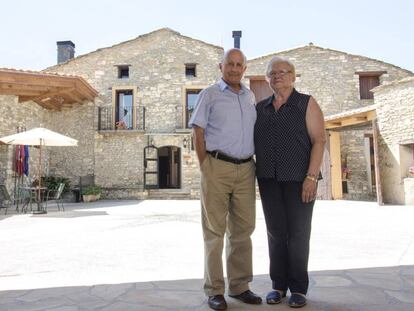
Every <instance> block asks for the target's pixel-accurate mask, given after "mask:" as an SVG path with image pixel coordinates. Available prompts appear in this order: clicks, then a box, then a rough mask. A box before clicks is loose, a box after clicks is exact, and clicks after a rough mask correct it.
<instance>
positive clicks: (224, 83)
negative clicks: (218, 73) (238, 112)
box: [219, 79, 247, 94]
mask: <svg viewBox="0 0 414 311" xmlns="http://www.w3.org/2000/svg"><path fill="white" fill-rule="evenodd" d="M219 87H220V90H221V91H222V92H224V90H225V89H230V86H229V85H228V84H227V83H226V81H224V80H223V79H220V81H219ZM240 87H241V89H240V94H243V93H244V92H246V90H247V88H246V87H245V86H244V84H243V83H241V82H240Z"/></svg>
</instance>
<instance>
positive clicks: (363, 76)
mask: <svg viewBox="0 0 414 311" xmlns="http://www.w3.org/2000/svg"><path fill="white" fill-rule="evenodd" d="M384 73H386V72H385V71H372V72H370V71H367V72H356V74H357V75H359V98H360V99H373V98H374V94H373V93H372V92H371V90H372V89H373V88H374V87H376V86H378V85H380V76H381V75H382V74H384Z"/></svg>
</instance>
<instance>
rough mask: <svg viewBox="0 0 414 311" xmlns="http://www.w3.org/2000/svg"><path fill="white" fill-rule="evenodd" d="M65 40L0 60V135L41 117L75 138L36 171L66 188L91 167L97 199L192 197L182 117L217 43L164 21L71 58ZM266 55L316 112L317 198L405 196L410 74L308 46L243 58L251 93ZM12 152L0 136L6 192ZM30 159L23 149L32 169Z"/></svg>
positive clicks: (193, 178) (0, 174)
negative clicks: (43, 59) (65, 181)
mask: <svg viewBox="0 0 414 311" xmlns="http://www.w3.org/2000/svg"><path fill="white" fill-rule="evenodd" d="M237 39H238V40H239V39H240V38H237ZM74 49H75V45H74V44H73V43H72V42H71V41H60V42H58V64H57V65H55V66H52V67H49V68H47V69H45V70H43V71H42V72H28V71H20V70H15V69H0V119H1V122H0V136H5V135H9V134H13V133H15V132H16V130H17V128H26V129H30V128H33V127H38V126H42V127H46V128H49V129H52V130H55V131H57V132H60V133H62V134H64V135H67V136H70V137H73V138H75V139H77V140H78V141H79V143H78V147H56V148H54V147H47V148H46V152H45V153H46V155H45V157H44V168H43V169H44V171H45V174H46V175H59V176H64V177H68V178H69V179H70V180H71V182H72V185H76V184H77V183H78V182H79V177H80V176H86V175H93V176H94V180H95V183H96V184H97V185H100V186H101V187H103V189H104V195H105V197H106V198H140V199H145V198H197V197H198V195H199V173H198V163H197V158H196V154H195V151H194V148H193V143H192V137H191V129H189V128H188V125H187V124H188V120H189V117H190V116H191V113H192V110H193V107H194V104H195V101H196V98H197V94H198V93H199V92H200V91H201V90H202V89H203V88H205V87H206V86H208V85H210V84H212V83H214V82H216V81H217V80H218V79H219V78H220V76H221V75H220V71H219V68H218V64H219V62H220V61H221V58H222V56H223V52H224V50H223V48H222V47H219V46H215V45H212V44H208V43H205V42H202V41H200V40H196V39H193V38H190V37H186V36H183V35H181V34H180V33H178V32H175V31H173V30H171V29H168V28H163V29H160V30H156V31H154V32H151V33H148V34H145V35H141V36H139V37H137V38H135V39H133V40H130V41H126V42H122V43H119V44H116V45H114V46H111V47H107V48H102V49H98V50H96V51H94V52H91V53H88V54H85V55H81V56H78V57H74ZM274 55H280V56H283V57H286V58H288V59H290V60H291V61H292V62H293V63H295V65H296V68H297V72H296V74H297V80H296V87H297V89H298V90H299V91H302V92H306V93H310V94H312V95H313V96H314V97H315V98H316V100H317V101H318V102H319V104H320V105H321V107H322V110H323V111H324V114H325V118H326V127H327V134H328V135H329V143H328V146H327V152H326V156H325V160H324V165H323V169H322V172H323V176H324V179H323V181H322V182H321V184H320V187H319V196H320V198H324V199H332V198H334V199H336V198H345V199H363V200H378V202H379V203H398V204H414V202H413V200H414V199H413V197H410V193H413V192H414V189H413V187H414V185H413V182H412V181H414V178H410V177H409V172H408V168H409V166H411V165H413V164H414V163H413V162H414V148H413V146H414V133H413V126H414V124H413V123H414V108H413V107H414V74H413V73H412V72H410V71H408V70H405V69H402V68H399V67H397V66H394V65H391V64H387V63H384V62H382V61H379V60H374V59H370V58H367V57H363V56H356V55H351V54H347V53H344V52H340V51H335V50H330V49H325V48H321V47H318V46H315V45H313V44H309V45H306V46H303V47H299V48H295V49H290V50H287V51H281V52H277V53H273V54H269V55H266V56H262V57H259V58H255V59H251V60H249V61H248V69H247V71H246V75H245V81H244V82H245V83H246V84H247V85H250V88H251V89H252V90H253V92H254V93H255V95H256V99H257V100H260V99H262V98H264V97H266V96H268V95H269V94H270V90H269V88H268V86H267V83H266V81H265V78H264V72H265V67H266V64H267V63H268V61H269V60H270V59H271V57H273V56H274ZM13 154H14V148H13V147H10V146H5V145H0V183H4V184H6V186H7V187H8V189H12V187H13V183H14V170H13V162H14V161H13V158H14V155H13ZM38 156H39V152H38V149H36V148H31V154H30V165H31V170H32V172H36V166H37V165H38V164H37V163H38V162H37V160H38ZM410 187H411V188H410ZM11 192H12V191H11Z"/></svg>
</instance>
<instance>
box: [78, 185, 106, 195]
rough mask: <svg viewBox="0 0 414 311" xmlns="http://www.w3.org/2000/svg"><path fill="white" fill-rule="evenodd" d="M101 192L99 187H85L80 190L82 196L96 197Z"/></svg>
mask: <svg viewBox="0 0 414 311" xmlns="http://www.w3.org/2000/svg"><path fill="white" fill-rule="evenodd" d="M101 192H102V189H101V187H99V186H87V187H85V188H82V195H90V194H93V195H97V194H100V193H101Z"/></svg>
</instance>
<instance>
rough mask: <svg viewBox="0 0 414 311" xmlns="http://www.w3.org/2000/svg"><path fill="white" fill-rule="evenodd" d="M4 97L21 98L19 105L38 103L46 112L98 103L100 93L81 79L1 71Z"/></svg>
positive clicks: (0, 87) (0, 84) (59, 75)
mask: <svg viewBox="0 0 414 311" xmlns="http://www.w3.org/2000/svg"><path fill="white" fill-rule="evenodd" d="M0 95H15V96H19V102H20V103H22V102H27V101H34V102H36V103H37V104H39V105H40V106H42V107H44V108H46V109H55V110H56V109H57V110H59V109H61V108H62V107H63V106H72V105H74V104H81V103H82V102H83V101H84V100H90V101H92V100H94V98H95V97H96V96H97V95H98V92H97V91H96V90H95V89H94V88H93V87H92V86H90V85H89V83H88V82H86V80H84V79H83V78H81V77H78V76H69V75H61V74H54V73H43V72H37V71H26V70H17V69H8V68H0Z"/></svg>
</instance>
